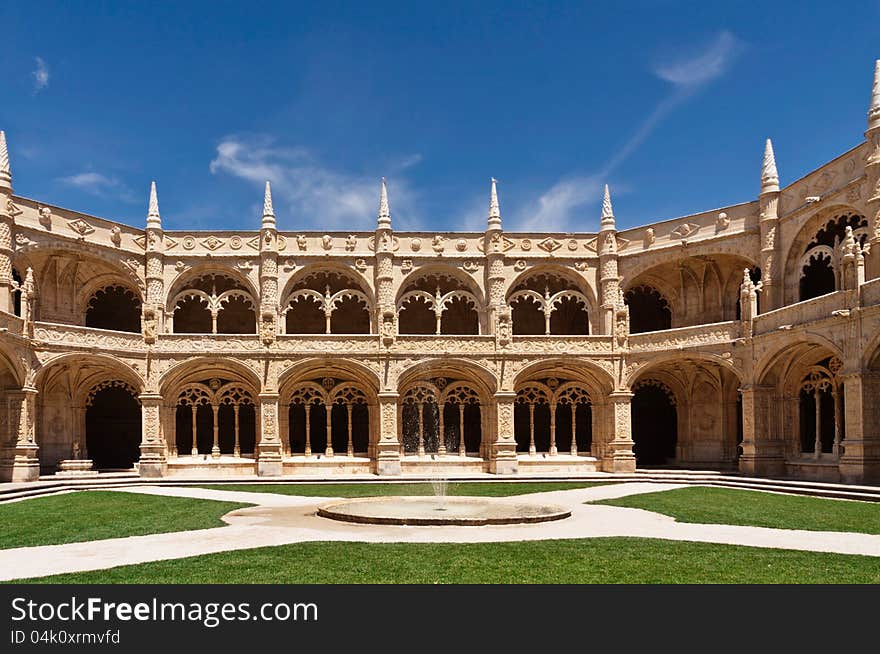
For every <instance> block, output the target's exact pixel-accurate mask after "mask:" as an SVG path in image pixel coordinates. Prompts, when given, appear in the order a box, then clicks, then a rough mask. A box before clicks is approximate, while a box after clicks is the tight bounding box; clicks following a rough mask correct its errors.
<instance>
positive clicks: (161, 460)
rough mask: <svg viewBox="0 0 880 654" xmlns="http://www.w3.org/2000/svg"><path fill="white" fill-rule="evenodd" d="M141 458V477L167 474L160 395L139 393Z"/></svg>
mask: <svg viewBox="0 0 880 654" xmlns="http://www.w3.org/2000/svg"><path fill="white" fill-rule="evenodd" d="M138 399H140V401H141V458H140V461H139V463H138V472H139V473H140V475H141V477H164V476H165V475H166V474H168V459H167V457H166V455H165V448H166V446H165V441H164V439H163V437H162V420H161V415H160V412H161V410H162V396H161V395H159V394H158V393H141V395H140V396H139V398H138Z"/></svg>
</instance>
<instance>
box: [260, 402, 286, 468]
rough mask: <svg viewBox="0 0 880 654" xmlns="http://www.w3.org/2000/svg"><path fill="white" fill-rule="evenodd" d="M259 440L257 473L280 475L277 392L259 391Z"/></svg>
mask: <svg viewBox="0 0 880 654" xmlns="http://www.w3.org/2000/svg"><path fill="white" fill-rule="evenodd" d="M259 411H260V442H259V445H258V446H257V450H258V453H257V474H258V475H259V476H261V477H280V476H281V473H282V465H281V439H280V438H279V437H278V393H260V395H259Z"/></svg>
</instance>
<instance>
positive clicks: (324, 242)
mask: <svg viewBox="0 0 880 654" xmlns="http://www.w3.org/2000/svg"><path fill="white" fill-rule="evenodd" d="M321 247H322V248H324V249H325V250H332V249H333V237H332V236H330V235H329V234H324V235H323V236H322V237H321Z"/></svg>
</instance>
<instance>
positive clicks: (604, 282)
mask: <svg viewBox="0 0 880 654" xmlns="http://www.w3.org/2000/svg"><path fill="white" fill-rule="evenodd" d="M596 249H597V250H598V251H599V302H600V307H599V310H600V315H601V316H602V325H601V329H602V333H603V334H613V333H614V331H615V312H616V311H617V309H618V301H619V296H620V276H619V275H618V269H617V226H616V224H615V221H614V211H613V209H612V208H611V194H610V192H609V191H608V185H607V184H606V185H605V196H604V198H603V199H602V219H601V221H600V227H599V238H598V244H597V246H596Z"/></svg>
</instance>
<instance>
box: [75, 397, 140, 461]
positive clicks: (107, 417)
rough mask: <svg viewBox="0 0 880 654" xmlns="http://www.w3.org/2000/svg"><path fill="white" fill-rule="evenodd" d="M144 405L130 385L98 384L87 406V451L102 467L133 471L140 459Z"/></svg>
mask: <svg viewBox="0 0 880 654" xmlns="http://www.w3.org/2000/svg"><path fill="white" fill-rule="evenodd" d="M140 445H141V405H140V402H139V401H138V399H137V394H136V393H135V391H134V390H133V389H132V388H131V387H129V386H128V385H126V384H123V383H118V382H110V383H106V384H101V385H99V386H98V387H96V388H95V389H94V390H93V391H92V392H91V393H90V394H89V397H88V402H87V405H86V450H87V451H88V456H89V457H90V458H91V459H92V461H94V464H95V467H96V468H98V469H99V470H130V469H131V468H132V466H134V464H135V462H136V461H137V460H138V459H139V458H140Z"/></svg>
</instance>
